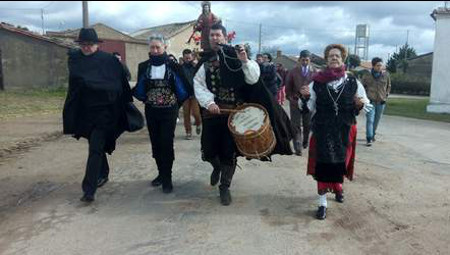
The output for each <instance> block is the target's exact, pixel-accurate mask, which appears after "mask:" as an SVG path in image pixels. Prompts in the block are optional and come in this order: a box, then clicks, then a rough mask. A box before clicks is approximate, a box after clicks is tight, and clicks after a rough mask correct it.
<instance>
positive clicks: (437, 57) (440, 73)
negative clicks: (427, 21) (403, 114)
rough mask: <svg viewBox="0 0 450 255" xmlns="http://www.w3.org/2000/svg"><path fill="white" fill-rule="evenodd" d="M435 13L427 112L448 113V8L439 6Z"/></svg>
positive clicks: (449, 99) (449, 38)
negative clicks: (437, 12) (431, 71)
mask: <svg viewBox="0 0 450 255" xmlns="http://www.w3.org/2000/svg"><path fill="white" fill-rule="evenodd" d="M438 11H439V14H436V33H435V39H434V50H433V55H434V58H433V74H432V78H431V93H430V104H429V105H428V107H427V111H429V112H437V113H450V86H449V81H450V72H449V70H450V58H449V56H450V47H448V42H449V41H450V10H449V9H444V8H440V9H438Z"/></svg>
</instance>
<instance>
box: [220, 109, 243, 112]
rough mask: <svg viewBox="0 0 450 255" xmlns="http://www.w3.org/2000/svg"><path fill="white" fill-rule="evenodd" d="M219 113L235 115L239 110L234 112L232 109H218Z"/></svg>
mask: <svg viewBox="0 0 450 255" xmlns="http://www.w3.org/2000/svg"><path fill="white" fill-rule="evenodd" d="M220 111H221V112H226V113H237V112H239V110H234V109H220Z"/></svg>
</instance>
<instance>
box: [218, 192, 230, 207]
mask: <svg viewBox="0 0 450 255" xmlns="http://www.w3.org/2000/svg"><path fill="white" fill-rule="evenodd" d="M220 203H221V204H222V205H230V204H231V194H230V190H229V189H220Z"/></svg>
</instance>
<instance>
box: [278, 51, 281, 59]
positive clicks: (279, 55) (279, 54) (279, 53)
mask: <svg viewBox="0 0 450 255" xmlns="http://www.w3.org/2000/svg"><path fill="white" fill-rule="evenodd" d="M279 57H281V50H277V58H279Z"/></svg>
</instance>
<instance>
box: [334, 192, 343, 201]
mask: <svg viewBox="0 0 450 255" xmlns="http://www.w3.org/2000/svg"><path fill="white" fill-rule="evenodd" d="M335 199H336V201H338V202H339V203H344V194H342V193H341V194H336V197H335Z"/></svg>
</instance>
